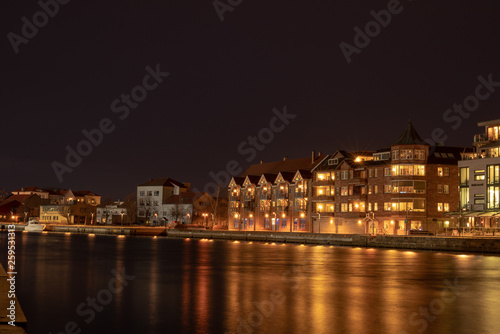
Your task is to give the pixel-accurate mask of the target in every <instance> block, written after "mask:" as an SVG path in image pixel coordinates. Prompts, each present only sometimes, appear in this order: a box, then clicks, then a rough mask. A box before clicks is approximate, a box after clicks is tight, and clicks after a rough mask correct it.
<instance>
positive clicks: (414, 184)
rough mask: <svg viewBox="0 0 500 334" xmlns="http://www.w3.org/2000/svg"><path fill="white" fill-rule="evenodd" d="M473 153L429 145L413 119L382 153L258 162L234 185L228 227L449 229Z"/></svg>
mask: <svg viewBox="0 0 500 334" xmlns="http://www.w3.org/2000/svg"><path fill="white" fill-rule="evenodd" d="M472 151H473V149H472V148H465V147H449V146H444V145H438V146H435V147H431V146H430V145H429V144H427V143H425V142H424V141H423V140H422V139H421V137H420V136H419V135H418V133H417V131H416V130H415V128H414V127H413V125H412V124H411V122H409V123H408V125H407V127H406V128H405V129H404V131H403V133H402V134H401V136H400V137H399V138H398V139H397V140H396V141H395V142H394V143H392V144H391V145H389V146H387V147H386V148H381V149H378V150H376V151H361V152H346V151H342V150H339V151H337V152H335V153H334V154H331V155H327V156H320V157H318V159H316V160H315V159H314V158H313V160H312V161H310V163H311V165H310V166H309V167H310V168H304V169H297V170H296V171H295V172H291V171H290V170H286V171H285V170H284V169H283V171H278V170H276V169H275V170H274V171H270V170H269V169H266V168H256V167H255V166H259V165H254V166H251V168H249V170H248V171H247V172H246V174H247V175H243V176H242V177H234V178H233V179H232V180H231V183H230V184H229V192H230V193H229V217H230V222H231V223H230V224H229V228H230V229H233V230H273V231H287V232H293V231H307V232H321V233H370V234H390V235H405V234H410V233H424V232H432V233H436V232H439V231H441V230H443V229H444V228H447V227H451V226H450V216H449V215H447V213H449V212H451V211H455V210H456V209H457V207H458V205H459V190H458V189H459V179H458V161H460V160H461V159H462V158H464V157H466V156H469V155H470V154H472ZM275 164H276V163H275Z"/></svg>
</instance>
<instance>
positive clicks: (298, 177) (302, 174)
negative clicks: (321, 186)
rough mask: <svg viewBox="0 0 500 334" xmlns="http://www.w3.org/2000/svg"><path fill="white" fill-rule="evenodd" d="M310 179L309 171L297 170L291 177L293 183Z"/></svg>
mask: <svg viewBox="0 0 500 334" xmlns="http://www.w3.org/2000/svg"><path fill="white" fill-rule="evenodd" d="M311 177H312V173H311V172H310V171H308V170H303V169H299V170H298V171H297V172H296V173H295V175H294V177H293V183H295V182H299V181H302V180H304V179H310V178H311Z"/></svg>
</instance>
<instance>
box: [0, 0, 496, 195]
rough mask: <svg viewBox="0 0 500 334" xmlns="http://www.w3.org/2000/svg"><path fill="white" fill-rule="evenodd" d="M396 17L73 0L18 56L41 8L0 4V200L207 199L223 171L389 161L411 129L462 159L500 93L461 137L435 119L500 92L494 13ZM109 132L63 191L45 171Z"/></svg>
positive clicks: (254, 3) (475, 4)
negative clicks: (344, 158)
mask: <svg viewBox="0 0 500 334" xmlns="http://www.w3.org/2000/svg"><path fill="white" fill-rule="evenodd" d="M61 1H62V0H61ZM48 2H52V0H51V1H48ZM62 2H64V1H62ZM231 2H232V3H233V4H235V3H238V1H236V0H232V1H231ZM221 3H226V4H227V3H228V0H222V1H221ZM388 4H389V7H391V8H392V9H393V10H394V11H398V12H399V13H398V14H392V15H391V21H390V22H389V23H388V24H386V27H385V28H381V29H380V30H381V31H380V32H378V35H377V31H376V30H373V33H372V35H374V36H373V37H371V38H370V42H369V44H368V45H367V46H365V47H364V48H360V52H359V53H358V54H355V53H354V54H352V55H351V58H352V59H351V63H350V64H348V62H347V61H346V58H345V57H344V55H343V53H342V51H341V48H340V46H339V45H340V43H341V42H345V43H348V44H351V45H354V41H353V40H354V37H355V34H356V32H355V31H354V28H355V27H356V26H358V27H360V29H361V30H363V31H364V30H365V25H366V24H367V23H369V22H370V21H373V20H374V18H373V16H372V15H371V14H370V11H372V10H373V11H376V12H378V11H380V10H386V9H387V7H388ZM393 5H394V4H392V2H391V1H385V0H384V1H352V0H342V1H340V0H339V1H326V0H323V1H319V0H311V1H291V0H287V1H284V0H279V1H263V0H243V1H241V3H240V4H239V5H237V6H233V8H232V9H233V10H232V11H226V12H225V13H223V17H224V21H222V22H221V20H220V18H219V15H218V14H217V12H216V10H215V9H214V5H213V1H212V0H204V1H180V0H177V1H160V0H155V1H153V0H143V1H139V0H137V1H136V0H121V1H115V0H107V1H77V0H72V1H70V2H69V3H67V4H64V5H60V6H59V7H60V8H59V11H58V13H57V14H55V15H54V17H50V18H49V19H48V22H47V23H46V25H45V26H42V27H40V28H38V33H37V34H36V35H35V36H32V37H31V38H28V39H26V40H25V41H28V42H27V44H23V43H21V44H19V45H18V46H17V47H18V53H17V54H16V53H15V51H14V47H13V46H12V43H11V41H10V40H9V36H11V38H12V36H13V34H17V35H19V36H22V27H23V25H24V23H23V21H22V18H23V17H26V18H27V19H28V20H29V22H33V15H34V14H36V13H37V12H38V11H40V10H41V7H40V5H39V4H38V3H37V1H18V0H2V2H1V5H0V6H1V9H0V16H1V19H0V28H1V29H0V31H2V32H3V36H4V37H3V43H2V60H3V61H2V67H3V70H2V75H1V83H2V90H1V101H2V121H1V129H2V142H3V145H2V149H1V151H0V152H1V153H0V157H1V164H0V177H1V178H0V189H1V188H3V187H5V188H6V190H8V191H11V190H14V189H16V188H19V187H22V186H35V185H36V186H40V187H48V186H53V187H64V188H71V189H74V190H83V189H88V190H93V191H95V192H97V193H100V194H101V195H103V196H112V197H114V198H117V197H120V198H123V197H124V196H125V195H127V194H128V193H131V192H134V191H135V186H136V185H137V184H139V183H142V182H144V181H147V180H148V179H149V178H154V177H160V176H168V177H172V178H174V179H177V180H179V181H190V182H192V183H193V185H194V186H195V187H197V188H199V189H200V190H201V189H203V187H204V185H205V184H206V183H207V182H209V181H211V178H210V176H209V172H210V171H214V172H218V171H221V170H225V169H226V163H227V162H228V161H230V160H236V161H237V162H238V163H239V164H240V166H241V167H242V168H246V167H247V166H248V165H249V164H250V163H255V162H258V161H259V160H261V159H262V160H264V161H271V160H277V159H281V157H282V156H289V157H290V158H298V157H303V156H309V155H310V154H311V150H317V151H322V152H323V153H333V152H335V150H337V149H347V150H355V149H377V148H380V147H385V146H388V145H389V144H390V143H391V142H393V141H394V140H395V139H397V137H398V136H399V135H400V133H401V132H402V130H403V129H404V127H405V126H406V123H407V121H408V118H409V116H410V115H411V118H412V121H413V124H414V126H415V127H416V128H417V130H418V131H419V133H420V135H421V136H422V137H424V138H430V137H431V132H432V131H433V130H434V129H435V128H442V129H443V132H444V134H445V135H446V136H447V137H448V138H447V140H446V144H448V145H471V141H472V136H473V135H474V134H475V133H479V132H481V131H482V129H480V128H478V127H477V122H478V121H483V120H489V119H498V118H500V115H499V113H498V110H499V108H498V106H499V105H500V87H498V89H497V91H495V92H493V93H491V94H490V96H489V97H488V98H486V99H485V100H484V101H480V102H479V106H472V107H471V108H473V109H474V108H475V110H474V111H473V112H471V113H470V116H468V118H467V119H463V117H462V116H460V119H463V122H462V123H461V124H460V125H459V126H458V120H457V117H458V116H457V115H458V114H456V113H452V114H449V115H448V116H450V117H452V116H453V117H455V118H454V121H450V120H448V122H447V121H445V120H444V119H443V115H444V114H445V112H446V110H447V109H449V108H452V106H453V104H462V103H463V102H464V99H466V98H467V97H468V96H473V95H474V94H475V90H476V87H477V86H478V84H479V81H478V79H477V77H478V76H480V75H482V76H483V77H484V78H485V79H487V78H488V75H489V74H491V75H492V80H493V81H498V82H500V62H499V59H500V47H499V37H498V36H499V32H500V20H499V19H498V17H499V9H500V5H499V3H498V1H492V0H484V1H462V0H453V1H431V0H414V1H409V0H402V1H401V3H400V5H399V7H398V6H395V7H392V6H393ZM36 18H37V19H38V20H41V21H40V22H42V23H41V24H43V23H44V22H43V18H44V17H43V15H37V16H36ZM371 27H372V28H373V29H376V28H377V27H376V26H374V25H371ZM25 30H29V29H25ZM9 33H13V34H10V35H9ZM28 33H29V31H28ZM32 33H33V32H32ZM17 41H18V39H17ZM19 43H20V42H19ZM157 64H159V68H160V71H162V72H168V73H170V75H169V76H168V77H166V78H164V79H163V82H162V83H160V84H159V85H158V87H156V88H155V89H153V90H151V91H148V92H147V97H146V98H145V99H144V101H142V102H140V103H139V104H138V105H137V106H136V108H135V109H130V113H129V114H128V116H127V117H125V118H124V119H120V118H119V117H120V116H123V113H122V112H120V113H114V112H113V111H112V108H111V104H112V102H113V101H114V100H115V99H117V98H118V99H120V96H121V94H130V92H131V91H132V90H133V89H134V88H137V86H138V85H142V82H143V78H144V77H145V75H147V74H148V72H147V70H146V67H147V66H150V67H151V68H153V69H154V68H155V67H156V66H157ZM153 83H154V81H153V80H150V81H149V84H150V85H152V84H153ZM491 89H492V90H493V89H496V88H494V87H493V88H491ZM135 91H136V92H139V93H140V92H141V88H137V89H136V90H135ZM487 92H488V91H487V90H486V88H483V90H480V93H481V94H483V95H484V94H486V93H487ZM468 101H469V102H471V101H472V102H471V103H473V102H474V99H470V98H469V99H468ZM123 105H124V104H122V103H121V102H120V104H119V105H118V106H123ZM284 106H286V108H287V111H288V113H290V114H294V115H297V116H296V118H295V119H293V120H290V122H289V124H288V125H287V126H286V127H285V128H284V129H283V130H282V131H281V132H279V133H275V134H274V139H273V140H272V141H271V142H269V143H268V144H266V145H265V148H264V149H263V150H262V151H259V152H258V153H257V155H256V156H255V157H254V158H253V157H252V158H253V160H251V159H250V158H251V156H250V154H246V155H242V154H240V153H239V152H238V146H239V145H240V144H241V143H243V142H244V141H245V140H247V137H248V136H250V135H257V134H258V133H259V131H261V129H263V128H266V127H269V122H270V120H271V119H272V117H273V116H274V114H273V112H272V110H273V108H277V109H278V110H283V107H284ZM106 118H108V119H110V121H111V122H112V124H113V126H114V131H113V132H111V133H109V134H104V135H103V138H102V141H101V143H100V144H99V145H98V146H94V147H92V152H91V153H90V154H88V156H86V157H83V158H82V161H81V162H80V163H79V164H78V165H77V166H76V167H75V168H73V171H72V172H71V173H64V174H63V175H62V179H63V181H62V182H59V180H58V177H57V176H56V173H55V172H54V169H53V166H52V164H53V162H54V161H57V162H59V163H60V164H66V163H65V159H66V154H67V151H66V147H67V146H69V147H71V148H74V149H76V147H77V145H78V143H79V142H80V141H82V140H85V137H84V135H83V134H82V131H83V130H88V131H90V130H92V129H94V128H98V126H99V123H100V122H101V120H103V119H106ZM277 124H279V123H277ZM452 125H454V126H455V127H456V129H453V128H452ZM264 132H265V131H264ZM264 132H263V133H264ZM268 133H269V132H267V134H268ZM241 145H245V146H243V147H244V148H248V147H249V146H248V144H241ZM247 158H248V159H247ZM247 160H251V161H247Z"/></svg>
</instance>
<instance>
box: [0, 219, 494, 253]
mask: <svg viewBox="0 0 500 334" xmlns="http://www.w3.org/2000/svg"><path fill="white" fill-rule="evenodd" d="M6 227H7V226H6V225H5V226H3V225H1V224H0V230H5V228H6ZM23 229H24V226H23V225H19V226H16V230H18V231H22V230H23ZM46 230H47V231H49V233H50V231H53V232H69V233H83V234H90V233H93V234H107V235H126V236H160V237H162V236H163V237H169V238H198V239H220V240H239V241H256V242H276V243H300V244H313V245H334V246H352V247H376V248H393V249H414V250H417V249H418V250H431V251H452V252H473V253H491V254H500V237H490V236H487V237H478V236H476V237H474V236H469V237H444V236H404V235H401V236H393V235H378V236H371V235H368V234H327V233H297V232H272V231H266V232H257V231H255V232H254V231H226V230H176V229H166V228H165V227H144V226H129V227H121V226H88V225H49V226H47V229H46Z"/></svg>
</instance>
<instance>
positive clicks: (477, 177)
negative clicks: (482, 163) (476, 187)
mask: <svg viewBox="0 0 500 334" xmlns="http://www.w3.org/2000/svg"><path fill="white" fill-rule="evenodd" d="M484 179H485V175H484V169H480V170H475V171H474V181H482V180H484Z"/></svg>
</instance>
